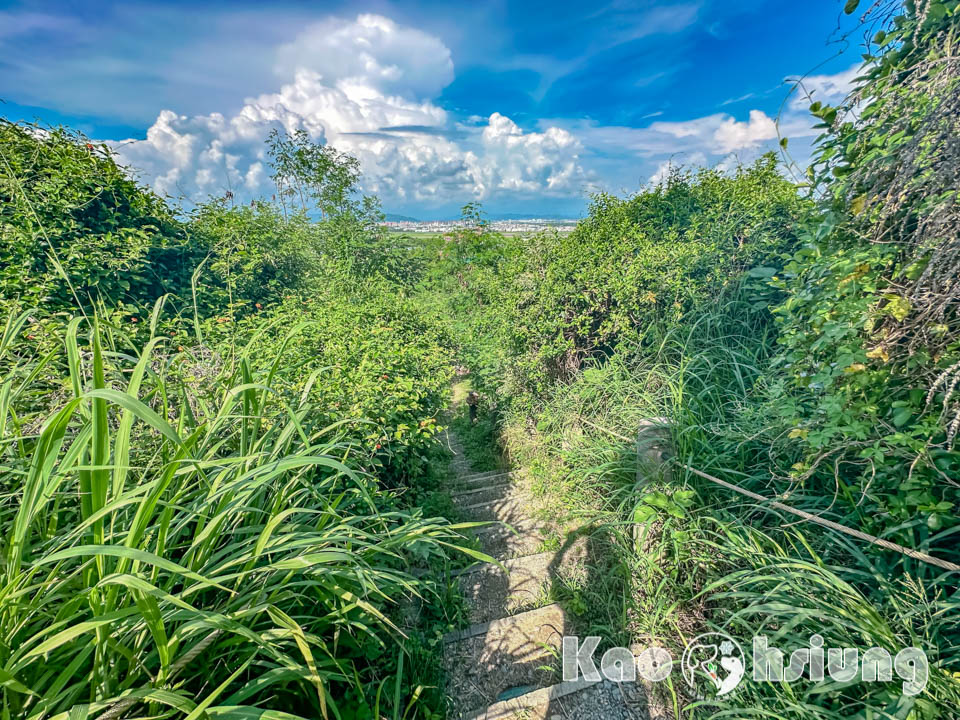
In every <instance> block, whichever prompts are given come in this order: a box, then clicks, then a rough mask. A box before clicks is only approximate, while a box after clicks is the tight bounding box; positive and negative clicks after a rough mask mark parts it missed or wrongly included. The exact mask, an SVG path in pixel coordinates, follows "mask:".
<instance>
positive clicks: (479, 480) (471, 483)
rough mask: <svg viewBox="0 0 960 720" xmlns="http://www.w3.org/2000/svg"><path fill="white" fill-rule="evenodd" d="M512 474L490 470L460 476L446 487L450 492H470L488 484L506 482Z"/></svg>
mask: <svg viewBox="0 0 960 720" xmlns="http://www.w3.org/2000/svg"><path fill="white" fill-rule="evenodd" d="M513 475H514V473H512V472H507V471H504V470H491V471H490V472H488V473H471V474H460V475H459V476H457V477H455V478H454V479H452V480H451V481H450V482H449V483H448V486H449V487H450V489H451V490H470V489H472V488H478V487H483V486H485V485H489V484H490V483H504V482H508V481H509V480H510V478H511V477H513Z"/></svg>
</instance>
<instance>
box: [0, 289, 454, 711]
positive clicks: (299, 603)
mask: <svg viewBox="0 0 960 720" xmlns="http://www.w3.org/2000/svg"><path fill="white" fill-rule="evenodd" d="M159 314H160V304H159V303H158V306H157V308H155V311H154V314H153V317H152V320H151V328H152V330H153V332H151V337H150V339H149V341H148V342H146V344H144V345H142V346H136V345H135V344H132V342H131V341H130V339H129V338H128V337H126V336H125V334H124V332H123V331H122V330H121V329H120V328H118V327H115V326H111V325H109V324H106V323H104V322H103V321H101V320H98V319H97V318H96V317H92V318H91V319H90V320H86V319H83V318H76V319H73V320H71V321H70V322H69V323H66V324H65V325H64V326H63V327H62V331H61V332H60V333H59V337H58V338H57V340H58V342H59V347H58V348H55V349H54V350H52V351H50V352H46V353H45V354H37V353H34V352H32V351H30V350H29V349H28V347H29V346H28V344H27V343H24V342H23V341H22V336H23V334H24V332H25V328H26V327H27V326H28V323H29V322H30V315H29V314H28V313H23V314H20V315H17V316H11V317H9V318H7V320H6V323H5V325H4V327H3V334H2V337H0V372H2V376H0V488H2V493H3V494H2V497H0V529H2V537H3V548H2V554H3V564H2V567H0V694H2V698H3V702H2V710H0V713H2V716H3V717H7V718H14V717H17V718H19V717H25V718H41V717H42V718H57V719H58V720H59V719H63V720H66V719H67V718H69V720H75V719H79V718H85V717H104V718H106V717H127V716H129V717H133V716H136V717H144V716H151V717H186V718H190V719H191V720H193V718H199V717H204V716H206V717H215V716H220V717H243V718H253V717H264V718H266V717H270V718H281V717H292V716H300V717H307V718H316V717H324V718H326V717H364V716H367V717H381V715H386V714H390V715H392V716H393V717H401V716H404V714H405V712H407V711H409V710H410V707H409V704H410V703H411V702H413V701H415V700H416V698H417V697H418V696H419V695H420V693H421V692H422V688H420V689H417V688H409V687H408V686H407V685H408V682H409V681H408V679H407V678H405V677H404V676H403V640H404V632H403V629H402V627H401V624H400V621H399V619H398V618H399V617H400V616H401V613H400V612H399V609H400V605H401V603H403V601H404V600H405V599H406V598H410V597H414V596H417V595H422V594H429V593H430V592H432V586H431V584H430V581H429V579H428V578H424V579H418V578H417V577H415V576H414V574H412V573H411V572H410V570H411V566H412V565H413V564H415V563H416V564H423V563H427V562H430V561H431V559H433V558H439V557H441V556H443V554H444V553H445V552H446V551H447V550H448V549H450V548H451V547H454V546H455V544H456V542H457V540H458V538H459V536H458V535H457V534H456V528H455V527H453V526H451V525H449V524H448V523H446V522H445V521H443V520H439V519H427V518H424V517H423V516H422V514H421V513H420V512H419V511H417V510H414V511H402V510H399V509H397V503H396V502H395V501H394V500H393V499H392V495H391V494H389V493H386V492H384V491H383V490H381V489H380V488H378V487H377V484H376V482H375V479H374V478H372V477H370V476H368V475H366V474H365V473H363V472H362V471H360V470H358V469H357V467H356V464H355V463H353V462H352V457H353V452H354V450H353V448H352V447H351V445H350V444H349V443H348V442H346V441H345V440H344V437H343V435H342V433H341V432H340V429H339V427H338V425H337V424H333V425H330V426H326V427H322V428H316V427H314V424H312V423H311V422H310V418H311V416H312V415H313V414H315V413H316V411H317V408H315V407H314V406H313V405H312V404H311V402H310V401H309V387H310V386H311V385H312V384H313V383H314V382H320V381H322V371H317V372H315V373H314V374H313V376H311V378H310V379H309V380H308V381H307V382H306V383H305V385H306V388H307V389H306V390H304V391H303V392H302V394H300V395H299V396H294V397H290V396H284V395H282V394H281V393H279V392H278V391H277V390H276V389H275V388H274V380H275V379H276V376H277V373H278V372H279V371H280V369H281V368H282V365H283V362H284V360H283V353H282V352H281V353H280V354H279V355H277V356H275V357H270V358H268V360H267V361H266V362H263V361H262V360H261V359H260V358H258V357H257V353H256V352H255V347H254V346H253V345H247V346H246V347H242V348H237V349H236V350H235V351H229V350H224V352H225V353H230V354H229V356H225V357H223V358H219V359H217V358H215V357H214V355H215V353H213V351H210V350H209V349H208V350H207V352H206V354H203V353H197V354H196V355H195V356H190V357H188V356H186V355H185V354H184V353H180V352H177V351H175V350H173V349H172V348H168V347H167V346H166V345H165V343H164V341H163V339H162V338H160V337H158V336H157V335H156V333H155V330H156V326H157V322H158V317H159ZM302 331H303V328H299V327H298V328H294V329H292V330H291V331H290V334H289V336H288V340H290V339H292V338H293V337H295V336H296V334H297V333H298V332H302ZM284 344H286V343H284ZM196 357H201V358H203V357H206V358H207V360H202V359H201V360H196ZM191 358H192V359H191ZM198 378H200V379H202V381H203V387H204V388H206V389H207V391H205V392H199V391H198V390H197V387H198V382H199V380H198ZM211 389H212V390H211ZM385 658H386V659H389V658H397V659H396V660H390V661H389V662H384V659H385ZM374 661H376V662H374ZM385 667H390V668H392V670H390V671H385V670H384V668H385ZM347 711H349V712H348V714H347V715H343V714H342V713H343V712H347Z"/></svg>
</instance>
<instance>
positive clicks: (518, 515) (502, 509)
mask: <svg viewBox="0 0 960 720" xmlns="http://www.w3.org/2000/svg"><path fill="white" fill-rule="evenodd" d="M530 504H531V500H530V497H529V496H528V495H527V494H526V493H525V492H524V491H523V490H522V489H521V488H519V487H517V486H515V485H514V486H511V487H510V488H509V489H508V490H507V492H506V493H505V494H503V496H502V497H498V498H495V499H493V500H484V501H481V502H477V503H469V504H465V505H460V506H459V508H460V512H461V513H462V514H463V516H464V517H466V518H468V519H470V520H476V521H482V522H488V521H491V520H495V521H498V522H505V523H509V524H511V525H512V524H515V523H518V522H520V521H521V520H525V519H527V518H528V517H529V506H530Z"/></svg>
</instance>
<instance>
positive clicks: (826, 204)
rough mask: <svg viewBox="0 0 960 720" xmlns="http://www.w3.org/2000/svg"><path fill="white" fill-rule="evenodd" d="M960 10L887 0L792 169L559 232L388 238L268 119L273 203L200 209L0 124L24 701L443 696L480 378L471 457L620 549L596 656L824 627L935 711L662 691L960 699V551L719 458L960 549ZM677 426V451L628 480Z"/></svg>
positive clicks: (638, 203) (749, 174) (350, 705)
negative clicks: (948, 562)
mask: <svg viewBox="0 0 960 720" xmlns="http://www.w3.org/2000/svg"><path fill="white" fill-rule="evenodd" d="M847 5H848V9H849V10H850V12H853V11H854V10H856V5H857V3H856V2H854V1H853V0H851V2H849V3H847ZM958 17H960V2H957V0H943V1H939V2H917V3H912V2H909V3H906V4H905V5H904V6H903V7H901V6H900V5H899V4H895V3H890V4H889V5H888V4H884V3H879V4H877V5H874V6H872V7H871V9H870V12H869V13H868V14H867V19H868V21H870V22H873V23H874V24H875V25H876V27H875V28H874V29H875V30H876V34H875V35H873V41H872V43H871V44H870V46H869V48H868V50H869V52H868V54H867V56H866V62H865V65H864V69H863V73H862V75H861V77H860V79H859V81H858V84H857V89H856V91H855V92H854V93H853V94H852V95H851V97H850V98H848V100H847V101H845V103H844V104H842V105H841V106H839V107H826V106H823V105H821V104H819V103H813V105H812V107H811V111H812V112H813V113H814V115H815V116H817V117H818V118H820V120H821V121H822V123H821V125H820V128H821V130H822V135H821V136H820V138H819V139H818V141H817V155H816V158H815V162H814V164H813V166H812V167H811V169H810V172H809V176H808V182H806V183H805V184H804V185H803V186H797V185H796V184H795V183H792V182H791V181H789V180H787V179H786V176H785V174H784V173H783V172H782V170H783V168H782V167H781V166H780V165H779V163H778V160H777V158H776V157H775V156H774V155H768V156H765V157H763V158H761V159H760V160H758V161H757V162H755V163H753V164H751V165H747V166H742V167H739V168H737V169H735V170H734V171H732V172H729V173H725V172H720V171H718V170H694V171H687V170H675V171H674V172H673V173H672V174H671V175H670V176H669V177H668V178H667V179H666V180H665V181H664V182H663V183H662V184H661V185H659V186H657V187H653V188H649V189H647V190H645V191H643V192H640V193H637V194H636V195H633V196H631V197H626V198H618V197H613V196H608V195H600V196H597V197H595V198H594V199H593V203H592V205H591V207H590V213H589V217H587V218H586V219H585V220H583V221H582V222H581V223H580V224H579V225H578V227H577V228H576V230H575V231H573V232H572V233H570V234H558V233H550V232H547V233H541V234H539V235H537V236H535V237H532V238H515V237H504V236H501V235H499V234H497V233H495V232H492V231H490V229H489V227H488V226H487V225H486V224H485V223H484V221H483V216H482V212H481V210H480V208H479V207H478V206H476V205H469V206H467V207H466V208H465V217H466V219H468V220H469V221H470V227H469V228H468V229H464V230H463V231H461V232H458V233H455V234H454V235H452V236H450V237H442V238H429V239H425V240H416V239H413V238H406V239H403V240H402V241H398V240H397V239H396V238H395V237H391V236H390V235H388V234H387V233H386V232H385V231H384V229H383V228H382V226H381V220H382V216H381V215H380V211H379V207H378V205H377V202H376V200H375V199H374V198H365V197H361V196H359V194H358V193H357V191H356V183H357V181H358V177H359V175H358V173H359V170H358V166H357V163H356V161H355V160H353V159H352V158H349V157H347V156H345V155H342V154H341V153H338V152H337V151H335V150H333V149H332V148H329V147H325V146H317V145H313V144H312V143H310V142H309V139H308V138H307V137H306V136H305V135H303V134H294V135H292V136H290V135H285V134H283V133H275V134H273V135H271V137H270V138H269V139H268V145H267V149H268V153H269V156H270V158H271V160H272V167H273V171H274V180H275V181H276V185H277V194H276V198H277V199H276V200H275V201H273V200H271V201H266V200H255V201H253V202H252V203H250V204H249V205H247V204H240V205H238V204H237V203H236V202H235V199H234V198H233V197H232V196H230V195H229V194H228V196H227V197H224V198H217V199H211V200H210V201H209V202H207V203H206V204H203V205H201V206H200V207H196V208H193V209H191V210H185V209H183V208H178V207H171V206H170V205H169V204H168V203H167V202H166V201H165V200H164V199H161V198H159V197H157V196H155V195H154V194H152V193H151V192H150V191H148V190H146V189H144V188H143V187H142V186H140V185H138V184H137V183H136V182H135V181H133V180H131V179H130V178H129V176H128V175H127V174H126V172H125V171H124V170H123V169H121V168H118V167H117V165H116V163H115V162H114V159H113V157H112V154H111V152H110V150H109V148H108V147H106V146H103V145H98V144H94V143H91V142H89V141H88V140H87V139H86V138H84V137H82V136H81V135H79V134H76V133H73V132H70V131H68V130H64V129H42V128H39V127H36V126H29V125H17V124H12V123H7V122H5V121H4V122H0V309H2V311H3V316H4V320H3V325H2V328H3V329H2V334H0V489H2V492H0V527H2V532H0V535H2V538H3V542H2V548H0V551H2V553H3V560H4V562H3V564H2V570H0V574H2V583H0V587H2V588H3V590H2V592H0V688H2V689H0V693H2V697H3V703H2V713H3V717H10V718H13V717H31V718H41V717H43V718H63V719H66V718H71V720H72V718H74V717H77V718H83V717H87V716H88V715H89V716H96V717H101V718H113V717H134V716H137V717H140V716H151V717H153V716H156V717H189V718H191V719H192V718H195V717H200V716H202V715H206V716H235V717H245V718H246V717H251V718H253V717H264V718H268V717H270V718H284V717H339V718H380V717H394V718H401V717H414V716H418V717H426V718H431V717H440V716H442V714H443V708H444V698H443V687H442V677H440V676H439V673H438V670H437V668H438V663H437V658H436V652H437V651H436V647H437V636H438V634H439V633H440V632H441V630H442V629H444V628H446V627H449V626H450V625H451V624H452V623H455V622H457V621H458V619H459V618H458V615H457V610H456V608H457V602H456V600H455V598H453V597H452V593H451V592H450V584H449V582H448V580H447V579H446V577H445V576H444V574H443V573H441V572H430V570H431V569H433V570H438V569H440V568H444V567H446V566H448V565H449V563H451V562H456V558H457V557H459V556H460V555H462V554H464V553H461V552H460V551H461V550H464V551H465V554H466V555H468V556H471V557H476V556H477V553H475V552H474V551H472V550H470V549H469V548H464V547H462V542H463V539H462V538H461V536H460V535H459V534H458V533H457V530H458V526H457V525H455V524H453V523H452V522H451V520H448V519H446V518H444V517H443V513H442V512H441V510H443V508H445V507H448V506H449V503H447V502H444V500H443V495H442V494H441V493H437V492H435V491H436V490H437V488H438V481H439V475H440V474H441V473H440V470H438V468H441V467H442V466H443V464H444V463H443V461H444V459H445V454H444V450H443V447H442V443H441V442H440V439H439V438H440V430H441V428H440V425H439V423H440V422H442V420H441V412H442V411H443V410H444V408H445V407H446V405H447V403H448V392H449V383H450V381H451V379H452V378H453V377H454V369H455V366H456V365H463V366H466V367H468V368H469V370H470V381H471V382H472V384H473V388H474V390H476V391H477V392H478V393H479V403H480V419H479V421H478V422H477V423H476V424H471V423H469V422H464V421H462V419H461V420H459V421H457V424H458V427H459V428H460V430H461V432H462V433H463V440H464V445H465V446H466V447H467V449H468V451H469V452H471V453H473V454H474V456H475V458H476V459H477V461H478V462H479V463H486V464H488V465H489V464H493V463H496V462H497V461H498V458H496V457H495V456H494V455H493V454H492V453H491V450H492V448H493V447H494V446H495V445H496V443H498V442H499V443H500V444H501V447H502V449H503V451H504V453H505V454H506V455H507V456H508V457H509V459H510V461H512V462H513V463H514V464H515V465H516V466H518V467H521V468H523V469H524V471H526V472H527V473H528V474H529V475H530V476H531V477H532V478H533V481H534V483H535V486H536V487H537V488H538V489H539V490H541V491H542V492H543V493H544V494H545V495H546V496H547V497H549V498H550V500H551V502H553V503H555V507H556V510H557V512H556V514H557V516H558V517H562V516H567V517H577V518H579V519H581V520H586V521H589V523H590V524H591V527H593V528H594V529H595V530H594V532H595V533H596V534H597V536H598V537H600V536H602V538H603V542H605V543H607V546H608V548H609V549H610V551H611V553H610V562H609V566H607V567H604V568H601V569H600V570H602V572H603V573H604V574H603V576H602V577H600V576H596V575H595V576H594V578H593V579H594V582H592V583H591V584H589V585H582V586H568V587H562V588H558V589H557V590H556V591H555V592H556V593H557V594H558V599H560V600H561V601H562V602H564V603H566V604H567V606H568V607H569V608H571V610H572V611H573V612H575V613H577V614H578V615H580V616H581V617H582V620H583V621H584V623H585V624H586V625H587V626H588V627H589V628H592V629H593V630H594V631H596V633H597V634H600V635H603V636H604V637H605V638H606V641H607V642H608V643H610V644H614V643H616V644H625V643H629V642H631V641H640V642H642V643H645V644H661V645H667V646H669V647H672V648H674V649H677V648H680V647H682V645H683V643H684V641H685V639H688V638H689V637H691V636H692V635H696V634H698V633H699V632H703V631H704V630H705V629H708V628H723V629H725V630H727V631H729V632H730V633H731V634H733V635H735V636H736V637H743V638H748V637H751V636H752V635H755V634H759V633H761V632H763V633H765V634H767V635H769V636H770V637H771V638H772V642H774V643H779V644H780V645H782V646H784V647H791V648H793V647H802V646H805V645H806V644H807V642H808V639H809V637H810V635H811V634H813V633H820V634H821V635H822V636H823V637H824V638H825V645H826V646H829V647H847V646H857V647H864V648H866V647H870V646H880V647H883V648H886V649H888V650H893V651H895V650H897V649H899V648H901V647H906V646H910V645H916V646H920V647H922V648H923V649H924V650H925V651H926V652H927V654H928V656H929V659H930V663H931V668H932V671H931V675H930V680H929V683H928V685H927V688H926V690H925V691H924V692H923V693H922V694H920V695H918V696H916V697H910V696H904V695H903V694H902V693H901V692H900V688H899V684H897V683H874V684H863V683H849V684H839V683H826V684H819V685H815V684H812V683H811V684H796V685H785V684H773V683H769V684H762V683H746V684H744V685H743V686H742V687H741V689H740V690H739V691H738V695H737V696H736V703H735V705H730V704H726V705H720V704H711V703H710V702H705V701H702V700H700V701H698V700H697V698H694V697H692V696H685V695H684V691H683V690H682V688H681V687H679V686H678V685H675V684H668V685H667V686H666V688H665V690H666V692H667V693H668V694H669V695H670V700H671V701H672V702H673V703H674V704H675V706H676V707H677V708H678V710H680V709H681V708H682V707H683V706H686V707H685V709H684V710H682V712H683V713H684V716H685V717H687V716H689V717H730V716H731V713H733V715H732V716H734V717H772V718H781V717H790V718H833V717H847V718H863V719H864V720H866V719H867V718H902V719H906V718H910V719H912V720H920V719H924V720H926V719H928V718H949V717H953V716H954V713H955V709H956V708H957V707H960V680H958V677H960V676H958V673H960V612H958V611H960V595H958V578H957V573H955V572H947V571H944V570H942V569H941V568H939V567H937V566H935V565H931V564H929V563H924V562H922V561H919V560H916V559H913V558H909V557H906V556H904V555H901V554H898V553H896V552H892V551H890V550H886V549H882V548H879V547H877V546H875V545H872V544H870V543H865V542H861V541H859V540H853V539H851V538H849V537H847V536H843V535H840V534H837V533H835V532H832V531H830V530H827V529H825V528H822V527H817V526H813V525H810V524H797V523H796V522H795V521H796V517H794V516H790V515H787V514H784V513H782V512H781V511H777V510H775V509H773V508H771V507H770V506H768V505H766V504H764V503H759V502H754V501H750V502H746V501H745V500H744V498H743V497H742V496H739V495H736V494H732V493H731V492H730V491H729V490H728V489H725V488H720V487H717V486H716V485H714V484H711V483H710V482H708V481H706V480H704V479H703V478H702V477H701V476H698V475H695V474H693V473H692V472H691V468H692V469H695V470H699V471H703V472H706V473H709V474H711V475H713V476H717V477H719V478H722V479H724V480H727V481H729V482H731V483H735V484H737V485H739V486H741V487H743V488H746V489H748V490H751V491H753V492H755V493H757V494H759V495H761V496H763V497H767V498H771V499H772V498H779V499H780V500H782V501H783V502H786V503H788V504H789V505H790V506H792V507H795V508H800V509H802V510H806V511H809V512H812V513H815V514H818V515H821V516H823V517H824V518H828V519H830V520H833V521H836V522H839V523H842V524H844V525H846V526H849V527H852V528H856V529H858V530H861V531H863V532H866V533H869V534H871V535H875V536H878V537H882V538H884V539H887V540H891V541H893V542H896V543H898V544H901V545H904V546H907V547H910V548H914V549H916V550H919V551H921V552H924V553H927V554H929V555H932V556H934V557H938V558H943V559H952V560H953V561H956V559H957V548H958V542H957V537H958V532H960V515H958V510H957V503H958V501H960V493H958V488H960V450H958V449H957V445H956V443H957V436H958V434H960V313H958V309H960V242H958V239H957V238H958V230H960V221H958V217H960V214H958V200H960V198H958V188H960V182H958V181H960V177H958V172H960V170H958V168H960V157H958V152H960V151H958V148H960V143H958V141H957V138H958V137H960V108H958V98H960V87H958V84H960V73H958V69H957V65H956V59H957V57H958V56H960V55H958V50H960V33H958V31H960V28H958ZM649 418H663V419H664V420H665V422H666V425H667V427H668V428H669V434H670V436H671V444H672V446H673V450H674V458H673V460H672V462H671V463H670V465H669V467H667V468H665V469H664V470H665V471H664V472H659V473H655V474H651V473H644V472H641V476H640V477H639V478H638V476H637V455H636V450H635V446H634V442H633V438H635V436H636V432H637V429H638V428H639V427H640V426H641V424H642V423H643V421H644V420H645V419H649ZM644 470H645V468H641V471H644ZM425 508H435V509H436V511H434V510H426V509H425ZM451 514H452V513H451ZM454 519H455V518H454ZM420 600H422V602H421V601H420ZM414 610H416V611H414Z"/></svg>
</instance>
